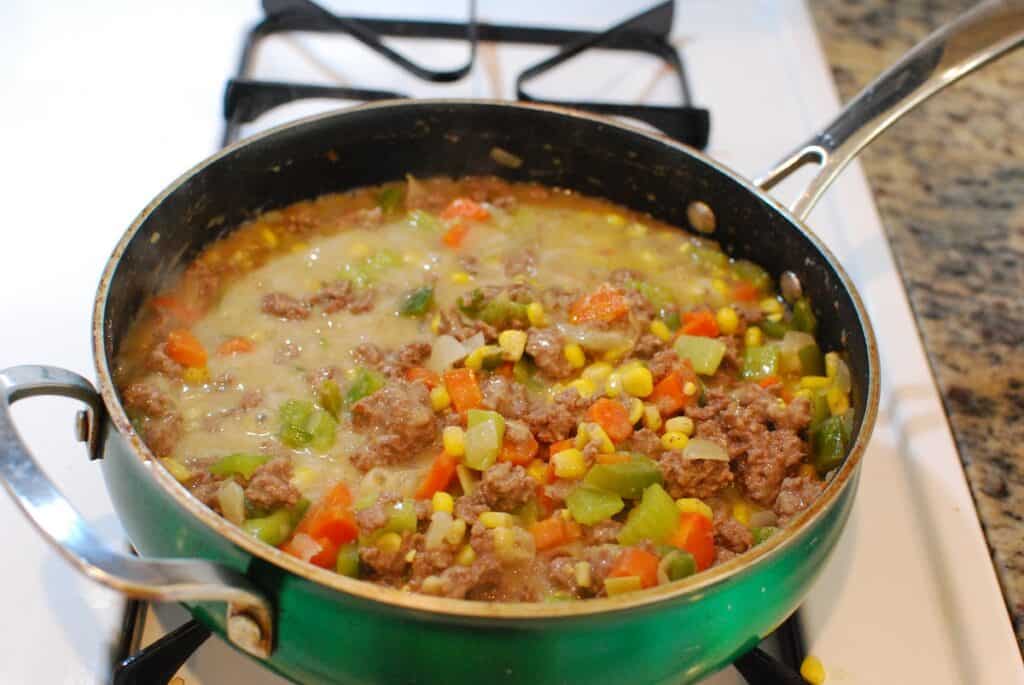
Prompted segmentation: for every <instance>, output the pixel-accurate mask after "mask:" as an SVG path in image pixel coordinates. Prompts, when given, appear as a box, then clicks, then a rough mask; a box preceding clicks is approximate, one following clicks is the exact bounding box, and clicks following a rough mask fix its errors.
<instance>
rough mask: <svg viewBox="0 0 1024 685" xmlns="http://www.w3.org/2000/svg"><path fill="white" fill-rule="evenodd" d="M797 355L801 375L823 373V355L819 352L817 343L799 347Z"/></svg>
mask: <svg viewBox="0 0 1024 685" xmlns="http://www.w3.org/2000/svg"><path fill="white" fill-rule="evenodd" d="M797 356H798V357H799V358H800V375H801V376H824V375H825V355H823V354H822V353H821V348H820V347H818V343H811V344H810V345H805V346H804V347H801V348H800V351H799V352H797Z"/></svg>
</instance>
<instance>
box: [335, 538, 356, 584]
mask: <svg viewBox="0 0 1024 685" xmlns="http://www.w3.org/2000/svg"><path fill="white" fill-rule="evenodd" d="M334 570H335V571H337V572H338V573H339V574H341V575H343V576H348V577H349V578H358V577H359V544H358V543H355V542H350V543H348V544H347V545H342V546H341V549H339V550H338V559H337V561H335V562H334Z"/></svg>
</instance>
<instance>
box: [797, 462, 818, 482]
mask: <svg viewBox="0 0 1024 685" xmlns="http://www.w3.org/2000/svg"><path fill="white" fill-rule="evenodd" d="M798 473H799V474H800V475H801V476H803V477H804V478H813V479H814V480H818V469H816V468H814V466H813V465H812V464H800V468H799V470H798Z"/></svg>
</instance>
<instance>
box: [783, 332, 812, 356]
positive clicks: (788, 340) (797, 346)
mask: <svg viewBox="0 0 1024 685" xmlns="http://www.w3.org/2000/svg"><path fill="white" fill-rule="evenodd" d="M813 344H815V340H814V336H813V335H810V334H809V333H804V332H803V331H786V334H785V335H784V336H783V337H782V353H783V354H799V353H800V350H802V349H803V348H805V347H807V346H808V345H813Z"/></svg>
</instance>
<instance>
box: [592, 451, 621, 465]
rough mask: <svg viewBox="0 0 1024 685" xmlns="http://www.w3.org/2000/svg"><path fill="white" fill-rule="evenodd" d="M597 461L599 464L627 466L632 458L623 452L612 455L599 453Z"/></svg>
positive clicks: (612, 453)
mask: <svg viewBox="0 0 1024 685" xmlns="http://www.w3.org/2000/svg"><path fill="white" fill-rule="evenodd" d="M595 460H596V461H597V463H598V464H625V463H626V462H627V461H629V460H630V456H629V455H628V454H623V453H622V452H611V453H610V454H608V453H605V452H598V453H597V456H596V457H595Z"/></svg>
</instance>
